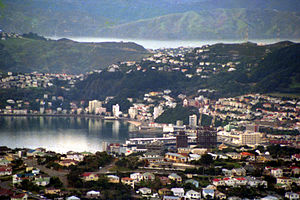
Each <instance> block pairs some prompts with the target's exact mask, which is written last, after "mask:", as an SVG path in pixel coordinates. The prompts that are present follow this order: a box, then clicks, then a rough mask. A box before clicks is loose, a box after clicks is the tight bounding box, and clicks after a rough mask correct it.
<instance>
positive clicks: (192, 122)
mask: <svg viewBox="0 0 300 200" xmlns="http://www.w3.org/2000/svg"><path fill="white" fill-rule="evenodd" d="M189 126H190V127H192V128H196V127H197V115H195V114H194V115H190V116H189Z"/></svg>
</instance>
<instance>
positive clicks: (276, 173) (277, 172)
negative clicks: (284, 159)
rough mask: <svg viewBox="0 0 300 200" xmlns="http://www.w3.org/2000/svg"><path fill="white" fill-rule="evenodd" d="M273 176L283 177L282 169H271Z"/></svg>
mask: <svg viewBox="0 0 300 200" xmlns="http://www.w3.org/2000/svg"><path fill="white" fill-rule="evenodd" d="M271 176H273V177H275V178H277V177H282V176H283V171H282V169H280V168H273V169H271Z"/></svg>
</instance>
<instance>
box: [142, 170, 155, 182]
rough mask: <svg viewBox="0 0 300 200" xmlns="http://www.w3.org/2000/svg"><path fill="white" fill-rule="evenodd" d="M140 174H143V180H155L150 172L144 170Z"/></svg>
mask: <svg viewBox="0 0 300 200" xmlns="http://www.w3.org/2000/svg"><path fill="white" fill-rule="evenodd" d="M142 176H143V180H144V181H154V180H155V175H154V174H152V173H150V172H145V173H143V175H142Z"/></svg>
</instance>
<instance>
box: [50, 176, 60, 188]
mask: <svg viewBox="0 0 300 200" xmlns="http://www.w3.org/2000/svg"><path fill="white" fill-rule="evenodd" d="M50 185H51V186H53V187H55V188H61V187H62V186H63V183H62V182H61V181H60V179H59V178H58V177H55V176H54V177H51V178H50Z"/></svg>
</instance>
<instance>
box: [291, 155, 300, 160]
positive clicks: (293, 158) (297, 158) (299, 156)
mask: <svg viewBox="0 0 300 200" xmlns="http://www.w3.org/2000/svg"><path fill="white" fill-rule="evenodd" d="M292 160H296V161H300V153H298V154H294V155H292Z"/></svg>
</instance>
